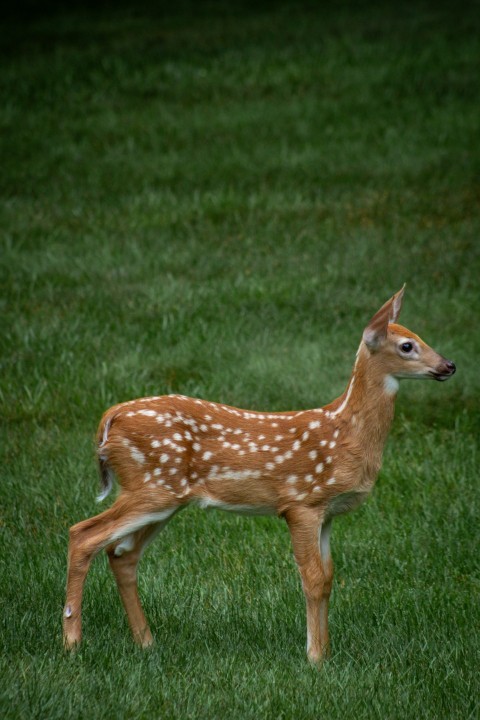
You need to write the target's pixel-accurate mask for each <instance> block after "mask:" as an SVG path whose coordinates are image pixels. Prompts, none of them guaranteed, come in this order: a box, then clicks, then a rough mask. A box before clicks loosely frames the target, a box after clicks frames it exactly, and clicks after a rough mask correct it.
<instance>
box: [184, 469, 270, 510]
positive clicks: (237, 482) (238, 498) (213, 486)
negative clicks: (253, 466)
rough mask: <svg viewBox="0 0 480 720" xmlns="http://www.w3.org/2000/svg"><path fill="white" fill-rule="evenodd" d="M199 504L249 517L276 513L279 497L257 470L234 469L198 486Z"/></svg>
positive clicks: (195, 492) (197, 501) (197, 498)
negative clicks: (262, 479) (260, 477)
mask: <svg viewBox="0 0 480 720" xmlns="http://www.w3.org/2000/svg"><path fill="white" fill-rule="evenodd" d="M194 494H195V495H196V504H197V505H199V507H202V508H218V509H220V510H227V511H229V512H236V513H241V514H245V515H272V514H275V513H276V507H275V506H276V497H275V493H273V492H272V490H271V489H270V488H268V487H267V486H265V485H264V484H263V483H262V481H261V479H259V477H258V476H257V473H256V472H255V471H251V470H236V471H235V470H231V471H229V472H223V473H222V474H219V475H218V476H214V477H209V478H208V479H205V480H204V482H201V483H199V484H198V485H197V487H196V489H195V491H194Z"/></svg>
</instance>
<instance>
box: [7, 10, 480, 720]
mask: <svg viewBox="0 0 480 720" xmlns="http://www.w3.org/2000/svg"><path fill="white" fill-rule="evenodd" d="M479 38H480V6H479V4H478V3H477V2H471V3H468V2H461V3H457V4H455V5H454V4H452V3H441V2H431V1H425V2H411V3H401V4H397V5H394V4H389V3H386V2H377V3H367V2H354V1H353V0H352V1H351V2H341V3H320V2H319V3H315V2H310V3H307V2H299V3H283V2H277V3H273V2H272V3H262V4H257V3H240V2H238V3H219V2H208V3H197V4H191V3H188V2H177V3H175V4H172V5H169V4H166V3H157V4H154V3H146V2H143V3H136V4H133V3H127V2H122V3H102V4H96V3H68V4H67V3H61V2H57V3H51V2H50V3H48V4H45V3H41V4H40V3H35V2H30V3H24V4H23V5H16V6H15V7H11V8H10V9H9V11H8V12H7V14H6V15H5V16H4V23H3V27H2V32H1V45H0V61H1V68H2V72H1V74H0V92H1V99H2V102H1V103H0V142H1V146H2V169H1V173H0V193H1V204H0V228H1V233H2V241H1V243H2V244H1V254H0V262H1V293H0V303H1V313H2V314H1V317H2V328H1V355H0V362H1V375H0V402H1V418H2V427H1V437H2V440H1V452H2V470H3V472H2V480H1V482H0V504H1V517H0V543H1V545H0V586H1V593H0V603H1V623H2V625H1V638H2V656H1V659H0V663H1V667H0V677H1V678H2V680H1V683H0V692H1V699H0V712H1V715H2V716H3V717H7V718H17V717H22V718H23V717H32V718H33V717H34V718H37V717H38V718H65V717H72V718H76V717H78V718H84V717H95V718H112V717H118V718H157V717H166V718H223V717H238V718H244V717H245V718H258V717H265V718H286V719H288V718H312V719H313V718H324V717H325V718H337V717H339V718H340V717H341V718H350V717H351V718H372V717H379V718H412V717H421V718H432V719H433V718H435V720H437V719H438V718H462V720H463V719H464V718H476V717H478V715H479V705H478V697H479V689H480V688H479V682H478V664H479V641H478V632H479V615H480V613H479V587H480V577H479V564H478V557H479V531H478V517H479V497H478V490H477V487H478V474H477V465H478V462H477V447H478V443H477V438H478V431H479V423H478V397H479V392H478V391H479V382H478V374H477V372H476V359H477V357H478V355H479V351H480V343H479V336H478V317H479V306H480V301H479V289H478V288H479V274H480V262H479V250H480V243H479V229H480V213H479V196H480V192H479V191H480V182H479V179H480V175H479V167H480V164H479V160H480V148H479V110H480V105H479V79H478V68H479V60H480V47H479V44H480V41H479ZM405 281H406V282H407V292H406V297H405V307H404V311H403V314H402V322H403V323H404V324H406V325H407V326H410V327H411V329H413V330H414V331H416V332H418V333H419V334H420V335H421V336H423V337H424V339H425V340H426V341H427V342H428V343H430V344H431V345H432V346H433V347H435V348H436V349H437V350H438V351H439V352H441V353H443V354H444V355H446V356H447V357H451V358H453V359H454V360H455V361H456V362H457V365H458V373H457V375H456V376H455V378H454V379H453V380H452V381H450V382H449V383H448V384H446V385H439V384H434V383H422V384H420V383H410V384H408V383H407V384H405V385H404V386H402V388H401V392H400V395H399V399H398V402H397V417H396V421H395V424H394V428H393V432H392V436H391V438H390V440H389V443H388V446H387V450H386V455H385V463H384V468H383V470H382V473H381V475H380V478H379V482H378V485H377V487H376V489H375V492H374V494H373V496H372V497H371V499H370V500H369V501H368V503H367V504H366V505H365V506H364V507H363V508H362V509H361V510H359V511H358V512H357V513H355V514H352V515H351V516H347V517H344V518H340V519H338V520H337V521H336V522H335V528H334V535H333V552H334V559H335V563H336V582H335V588H334V593H333V597H332V606H331V632H332V640H333V656H332V660H331V661H330V662H329V663H328V664H326V665H325V666H324V667H323V668H322V670H321V671H320V672H317V671H315V670H312V669H311V668H309V666H308V664H307V662H306V660H305V618H304V602H303V596H302V592H301V588H300V581H299V578H298V576H297V572H296V569H295V566H294V562H293V558H292V553H291V548H290V544H289V538H288V533H287V531H286V527H285V526H284V524H283V523H282V522H281V521H278V520H274V519H271V518H260V519H259V518H256V519H248V518H239V517H235V516H227V515H224V514H215V513H201V512H199V511H188V512H185V513H184V514H182V515H181V516H179V517H178V518H176V519H175V520H174V521H173V522H172V523H171V525H169V527H168V528H167V530H166V531H165V533H164V534H163V535H162V536H161V537H160V538H159V539H158V540H157V542H156V544H155V545H154V546H153V547H152V549H151V550H150V551H149V552H148V554H147V555H146V557H145V558H144V560H143V561H142V566H141V572H140V588H141V595H142V598H143V600H144V604H145V608H146V611H147V614H148V617H149V619H150V621H151V626H152V630H153V631H154V633H155V635H156V638H157V644H156V646H155V648H154V649H153V650H152V651H150V652H147V653H142V652H140V651H138V650H137V649H136V648H135V647H134V646H133V645H132V643H131V641H130V639H129V636H128V630H127V627H126V622H125V619H124V616H123V611H122V610H121V608H120V603H119V600H118V597H117V593H116V590H115V588H114V585H113V580H112V578H111V576H110V574H109V571H108V569H107V567H106V563H105V561H104V559H103V558H100V559H98V560H97V561H96V562H95V564H94V566H93V567H92V570H91V574H90V575H89V578H88V581H87V586H86V593H85V606H84V610H85V614H84V621H85V627H84V630H85V642H84V645H83V647H82V649H81V650H80V652H79V653H78V654H76V655H75V656H74V657H66V656H65V655H64V654H63V651H62V647H61V632H60V624H61V613H62V605H63V595H64V583H65V569H66V568H65V565H66V544H67V534H68V527H69V526H70V525H71V524H73V523H74V522H76V521H78V520H80V519H83V518H85V517H88V516H90V515H92V514H94V513H95V512H97V506H96V505H95V501H94V497H95V494H96V491H97V478H96V470H95V464H94V456H93V437H94V433H95V429H96V425H97V422H98V419H99V417H100V415H101V413H102V412H103V410H104V409H105V408H107V407H108V406H109V405H111V404H113V403H114V402H119V401H122V400H125V399H130V398H132V397H138V396H141V395H146V394H160V393H168V392H182V393H185V394H191V395H195V396H201V397H207V398H209V399H212V400H217V401H220V402H227V403H230V404H235V405H238V406H243V407H251V408H257V409H264V410H267V409H270V410H282V409H292V408H304V407H315V406H319V405H322V404H325V403H326V402H328V401H330V400H331V399H332V398H333V397H335V396H336V395H338V394H339V393H340V392H341V391H342V390H343V389H344V387H345V385H346V383H347V380H348V377H349V373H350V370H351V366H352V364H353V360H354V356H355V351H356V349H357V346H358V342H359V338H360V335H361V332H362V329H363V327H364V325H365V324H366V322H367V321H368V319H369V318H370V316H371V315H372V314H373V313H374V312H375V311H376V310H377V309H378V307H379V306H380V305H381V304H382V303H383V302H384V301H385V300H386V299H387V298H388V297H389V296H390V295H391V294H392V293H393V292H395V291H396V290H398V289H399V288H400V287H401V285H402V284H403V282H405Z"/></svg>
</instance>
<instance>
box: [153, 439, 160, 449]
mask: <svg viewBox="0 0 480 720" xmlns="http://www.w3.org/2000/svg"><path fill="white" fill-rule="evenodd" d="M151 445H152V447H153V448H158V447H160V440H152V442H151Z"/></svg>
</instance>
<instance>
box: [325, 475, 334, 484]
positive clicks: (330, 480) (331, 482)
mask: <svg viewBox="0 0 480 720" xmlns="http://www.w3.org/2000/svg"><path fill="white" fill-rule="evenodd" d="M334 482H335V478H334V477H331V478H329V479H328V480H327V485H333V484H334Z"/></svg>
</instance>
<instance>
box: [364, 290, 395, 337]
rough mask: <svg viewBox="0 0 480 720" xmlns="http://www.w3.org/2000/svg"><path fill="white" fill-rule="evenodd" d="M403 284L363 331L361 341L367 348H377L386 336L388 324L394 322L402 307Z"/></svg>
mask: <svg viewBox="0 0 480 720" xmlns="http://www.w3.org/2000/svg"><path fill="white" fill-rule="evenodd" d="M404 291H405V285H404V286H403V287H402V289H401V290H399V291H398V292H397V293H395V295H394V296H393V297H392V298H390V300H387V302H386V303H385V305H382V307H381V308H380V310H379V311H378V312H377V313H375V315H374V316H373V318H372V319H371V320H370V322H369V323H368V325H367V327H366V328H365V330H364V331H363V341H364V343H365V345H366V346H367V347H368V348H369V350H377V348H379V347H380V345H381V344H382V343H383V342H384V341H385V340H386V338H387V330H388V324H389V323H391V322H396V321H397V319H398V316H399V315H400V310H401V309H402V301H403V293H404Z"/></svg>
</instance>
